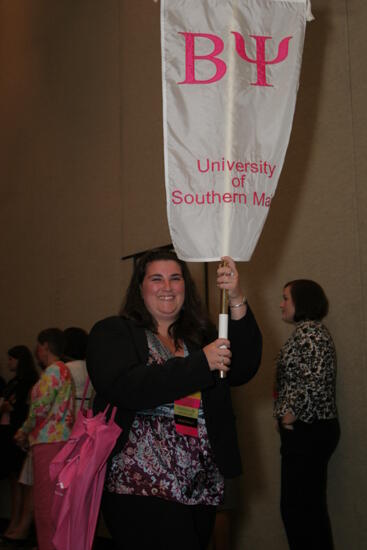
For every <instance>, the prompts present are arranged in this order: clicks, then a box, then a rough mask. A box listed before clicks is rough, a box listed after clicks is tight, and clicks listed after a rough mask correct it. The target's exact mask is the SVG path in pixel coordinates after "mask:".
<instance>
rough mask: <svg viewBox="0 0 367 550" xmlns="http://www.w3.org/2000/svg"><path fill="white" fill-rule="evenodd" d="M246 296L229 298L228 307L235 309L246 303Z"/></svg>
mask: <svg viewBox="0 0 367 550" xmlns="http://www.w3.org/2000/svg"><path fill="white" fill-rule="evenodd" d="M246 302H247V300H246V296H243V297H242V298H241V297H238V298H232V299H231V298H229V309H237V308H239V307H243V306H245V305H246Z"/></svg>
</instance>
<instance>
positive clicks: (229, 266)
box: [217, 256, 247, 319]
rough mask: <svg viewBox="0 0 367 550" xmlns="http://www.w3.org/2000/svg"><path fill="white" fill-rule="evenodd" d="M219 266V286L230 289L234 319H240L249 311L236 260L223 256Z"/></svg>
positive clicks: (230, 305) (230, 303)
mask: <svg viewBox="0 0 367 550" xmlns="http://www.w3.org/2000/svg"><path fill="white" fill-rule="evenodd" d="M221 259H222V263H221V264H220V265H219V266H218V268H217V286H218V288H220V289H221V290H227V291H228V299H229V309H230V310H231V318H232V319H240V318H241V317H243V316H244V315H246V312H247V305H246V297H245V294H244V292H243V291H242V289H241V285H240V278H239V275H238V271H237V268H236V264H235V262H234V261H233V260H232V258H231V257H230V256H223V258H221Z"/></svg>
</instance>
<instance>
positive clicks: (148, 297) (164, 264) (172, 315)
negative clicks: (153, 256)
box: [141, 260, 185, 324]
mask: <svg viewBox="0 0 367 550" xmlns="http://www.w3.org/2000/svg"><path fill="white" fill-rule="evenodd" d="M141 294H142V297H143V300H144V303H145V307H146V308H147V310H148V311H149V313H150V314H151V315H152V316H153V317H154V319H155V320H156V321H157V322H158V324H159V323H161V322H169V323H173V322H174V321H175V320H176V319H177V317H178V316H179V313H180V311H181V308H182V306H183V303H184V301H185V281H184V278H183V275H182V271H181V267H180V265H179V264H178V263H177V262H175V261H174V260H157V261H154V262H151V263H149V264H148V265H147V267H146V272H145V277H144V279H143V282H142V284H141Z"/></svg>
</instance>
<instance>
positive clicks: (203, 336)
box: [120, 249, 216, 347]
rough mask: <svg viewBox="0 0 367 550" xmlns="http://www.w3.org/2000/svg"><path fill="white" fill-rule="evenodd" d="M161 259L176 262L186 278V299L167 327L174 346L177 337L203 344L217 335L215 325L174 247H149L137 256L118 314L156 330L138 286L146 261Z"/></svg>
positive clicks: (142, 278) (143, 273)
mask: <svg viewBox="0 0 367 550" xmlns="http://www.w3.org/2000/svg"><path fill="white" fill-rule="evenodd" d="M160 260H164V261H173V262H176V263H177V264H178V265H179V266H180V269H181V272H182V276H183V279H184V282H185V301H184V303H183V306H182V309H181V311H180V314H179V317H178V318H177V319H176V321H175V322H174V323H172V325H171V326H170V327H169V334H170V335H171V336H172V338H173V339H174V341H175V344H176V347H177V346H178V342H179V340H186V341H190V342H192V343H194V344H198V345H199V346H203V345H205V344H207V343H209V342H210V341H212V340H214V339H215V338H216V329H215V326H214V325H213V323H212V322H211V321H210V319H209V316H208V314H207V312H206V311H205V310H204V308H203V307H202V303H201V300H200V297H199V294H198V292H197V289H196V286H195V283H194V281H193V279H192V277H191V275H190V272H189V270H188V268H187V265H186V263H185V262H183V261H182V260H179V259H178V257H177V256H176V254H175V252H173V251H167V250H159V249H157V250H151V251H149V252H147V253H146V254H144V255H143V256H141V258H139V260H138V261H137V263H136V266H135V269H134V273H133V275H132V277H131V281H130V284H129V287H128V289H127V292H126V296H125V300H124V303H123V306H122V308H121V312H120V314H121V315H123V316H124V317H127V318H128V319H132V320H134V321H135V322H136V323H137V324H138V325H139V326H142V327H145V328H148V329H150V330H152V331H153V332H157V322H156V320H155V319H154V317H153V316H152V315H151V314H150V313H149V311H148V310H147V308H146V307H145V303H144V300H143V297H142V295H141V290H140V287H141V284H142V282H143V280H144V277H145V274H146V269H147V265H148V264H150V263H152V262H156V261H160Z"/></svg>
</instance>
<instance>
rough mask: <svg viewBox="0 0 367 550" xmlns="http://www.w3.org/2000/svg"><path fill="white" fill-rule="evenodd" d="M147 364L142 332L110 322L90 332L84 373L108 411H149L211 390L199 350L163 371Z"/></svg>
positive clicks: (210, 378)
mask: <svg viewBox="0 0 367 550" xmlns="http://www.w3.org/2000/svg"><path fill="white" fill-rule="evenodd" d="M138 348H139V349H138ZM147 358H148V353H147V343H146V337H145V331H144V329H141V328H137V327H136V326H133V325H132V323H131V322H129V321H128V320H126V319H123V318H122V317H110V318H107V319H104V320H103V321H99V322H98V323H97V324H96V325H95V326H94V327H93V329H92V330H91V333H90V335H89V339H88V350H87V369H88V372H89V375H90V378H91V381H92V384H93V387H94V388H95V390H96V393H97V394H99V395H100V396H101V397H103V398H104V399H105V400H106V401H108V402H109V403H111V404H112V405H117V406H118V407H122V408H124V409H131V410H144V409H149V408H153V407H156V406H158V405H162V404H164V403H170V402H172V401H174V400H175V399H178V398H180V397H184V396H185V395H189V394H190V393H193V392H195V391H198V390H200V389H204V388H207V387H210V386H211V385H213V384H214V379H213V375H212V373H211V371H210V369H209V366H208V363H207V360H206V357H205V354H204V352H203V351H202V350H195V351H193V352H192V353H190V355H188V356H187V357H185V358H184V357H174V358H172V359H169V360H168V361H166V362H165V363H164V364H162V365H158V364H152V365H150V366H147V365H146V360H147Z"/></svg>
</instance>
